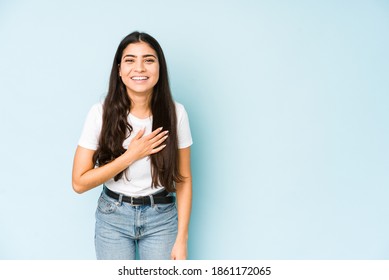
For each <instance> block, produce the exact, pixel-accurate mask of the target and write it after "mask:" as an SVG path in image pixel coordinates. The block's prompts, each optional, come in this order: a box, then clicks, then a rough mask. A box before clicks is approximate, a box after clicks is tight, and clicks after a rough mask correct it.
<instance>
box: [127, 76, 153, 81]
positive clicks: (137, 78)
mask: <svg viewBox="0 0 389 280" xmlns="http://www.w3.org/2000/svg"><path fill="white" fill-rule="evenodd" d="M148 79H149V77H146V76H135V77H131V80H134V81H145V80H148Z"/></svg>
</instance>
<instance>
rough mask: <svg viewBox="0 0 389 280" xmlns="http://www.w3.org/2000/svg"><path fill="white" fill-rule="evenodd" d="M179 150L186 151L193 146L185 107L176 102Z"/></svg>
mask: <svg viewBox="0 0 389 280" xmlns="http://www.w3.org/2000/svg"><path fill="white" fill-rule="evenodd" d="M176 113H177V136H178V148H179V149H184V148H187V147H189V146H191V145H192V144H193V140H192V134H191V131H190V126H189V118H188V113H187V112H186V110H185V107H184V106H183V105H181V104H180V103H177V102H176Z"/></svg>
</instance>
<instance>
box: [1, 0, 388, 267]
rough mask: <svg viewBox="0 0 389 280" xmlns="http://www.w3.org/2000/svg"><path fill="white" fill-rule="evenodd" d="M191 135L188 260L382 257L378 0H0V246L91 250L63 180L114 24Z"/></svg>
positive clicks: (91, 205) (383, 60) (63, 253)
mask: <svg viewBox="0 0 389 280" xmlns="http://www.w3.org/2000/svg"><path fill="white" fill-rule="evenodd" d="M134 30H140V31H146V32H148V33H150V34H152V35H153V36H154V37H156V38H157V39H158V40H159V42H160V43H161V45H162V47H163V49H164V51H165V55H166V58H167V61H168V67H169V73H170V79H171V86H172V90H173V93H174V97H175V99H176V100H177V101H179V102H181V103H183V104H184V105H185V106H186V109H187V111H188V113H189V116H190V121H191V128H192V133H193V138H194V143H195V144H194V145H193V147H192V151H193V160H192V164H193V176H194V205H193V216H192V220H191V228H190V243H189V249H190V254H189V257H190V258H191V259H387V258H389V237H388V236H389V223H388V213H389V203H388V198H389V189H388V186H389V177H388V170H389V149H388V143H389V129H388V121H389V95H388V94H389V79H388V78H389V53H388V50H389V39H388V30H389V2H388V1H384V0H382V1H379V0H376V1H371V0H370V1H368V0H366V1H335V0H330V1H328V0H326V1H324V0H323V1H271V0H268V1H254V0H253V1H241V0H239V1H238V0H236V1H210V0H201V1H178V0H177V1H173V0H170V1H166V0H165V1H156V0H155V1H128V0H127V1H124V0H120V1H119V0H118V1H92V0H88V1H78V0H77V1H76V0H67V1H49V0H47V1H44V0H37V1H11V0H9V1H4V0H2V1H1V2H0V41H1V43H0V92H1V103H0V114H1V115H0V116H1V138H0V151H1V161H0V170H1V186H0V198H1V203H0V225H1V230H0V258H1V259H93V258H94V245H93V237H94V211H95V206H96V201H97V197H98V195H99V192H100V190H101V189H100V188H99V189H95V190H92V191H90V192H88V193H85V194H83V195H77V194H75V193H74V192H73V191H72V188H71V168H72V160H73V154H74V151H75V148H76V145H77V141H78V138H79V135H80V132H81V128H82V125H83V122H84V119H85V117H86V114H87V111H88V110H89V108H90V107H91V106H92V104H94V103H96V102H99V101H100V100H102V99H103V98H104V95H105V93H106V90H107V85H108V77H109V72H110V67H111V64H112V60H113V56H114V53H115V51H116V47H117V45H118V43H119V41H120V40H121V39H122V38H123V37H124V36H125V35H126V34H128V33H130V32H132V31H134Z"/></svg>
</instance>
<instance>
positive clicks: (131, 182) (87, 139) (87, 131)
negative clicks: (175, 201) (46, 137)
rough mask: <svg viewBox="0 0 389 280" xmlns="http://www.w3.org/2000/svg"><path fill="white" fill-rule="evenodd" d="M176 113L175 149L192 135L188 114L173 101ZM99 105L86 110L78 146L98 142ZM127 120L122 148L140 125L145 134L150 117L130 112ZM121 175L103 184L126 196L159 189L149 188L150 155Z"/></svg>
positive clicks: (94, 146)
mask: <svg viewBox="0 0 389 280" xmlns="http://www.w3.org/2000/svg"><path fill="white" fill-rule="evenodd" d="M175 105H176V114H177V136H178V148H179V149H183V148H187V147H189V146H191V145H192V143H193V141H192V136H191V132H190V127H189V120H188V114H187V113H186V110H185V108H184V106H183V105H181V104H180V103H177V102H175ZM102 116H103V104H102V103H99V104H95V105H93V107H92V108H91V109H90V111H89V113H88V116H87V118H86V121H85V124H84V128H83V131H82V134H81V137H80V140H79V142H78V145H79V146H81V147H83V148H86V149H89V150H97V148H98V145H99V137H100V132H101V127H102V122H103V121H102ZM128 122H129V123H130V124H131V126H132V128H133V131H132V132H131V135H130V137H128V138H127V139H125V140H124V142H123V147H124V148H125V149H127V148H128V145H129V143H130V142H131V140H132V139H133V138H134V137H135V135H136V134H137V133H138V132H139V130H141V129H142V128H146V130H145V134H144V135H148V134H150V133H151V130H152V122H153V118H152V117H149V118H146V119H139V118H137V117H135V116H133V115H132V114H131V113H130V114H129V116H128ZM125 173H126V174H123V176H122V178H121V179H119V180H118V181H116V182H115V181H114V179H113V178H112V179H110V180H108V181H107V182H105V185H106V186H107V187H108V188H109V189H110V190H112V191H114V192H117V193H122V194H124V195H127V196H135V197H136V196H146V195H149V194H152V193H155V192H156V191H158V190H160V189H162V188H163V186H158V187H157V188H151V182H152V178H151V164H150V158H149V157H144V158H142V159H139V160H137V161H135V162H134V163H133V164H131V165H130V166H129V168H128V169H126V170H125Z"/></svg>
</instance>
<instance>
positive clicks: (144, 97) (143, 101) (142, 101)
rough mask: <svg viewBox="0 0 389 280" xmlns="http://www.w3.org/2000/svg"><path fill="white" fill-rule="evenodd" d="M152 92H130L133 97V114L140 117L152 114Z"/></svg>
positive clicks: (131, 97)
mask: <svg viewBox="0 0 389 280" xmlns="http://www.w3.org/2000/svg"><path fill="white" fill-rule="evenodd" d="M151 94H152V92H149V93H129V94H128V95H129V97H130V99H131V108H130V111H131V114H133V115H134V116H136V117H138V118H147V117H149V116H150V115H151V108H150V100H151Z"/></svg>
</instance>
